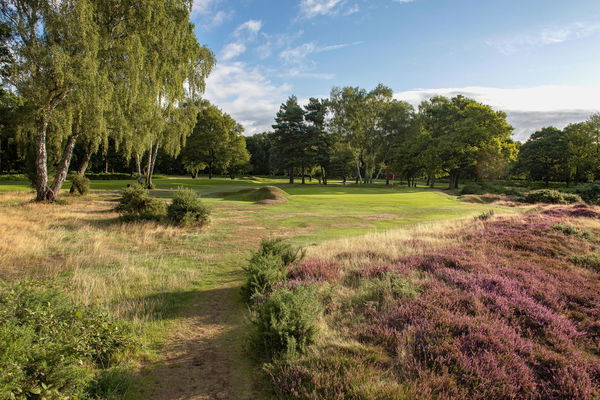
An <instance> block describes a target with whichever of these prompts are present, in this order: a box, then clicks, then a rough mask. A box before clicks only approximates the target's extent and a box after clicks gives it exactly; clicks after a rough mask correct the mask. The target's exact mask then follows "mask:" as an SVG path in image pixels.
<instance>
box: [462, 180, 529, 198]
mask: <svg viewBox="0 0 600 400" xmlns="http://www.w3.org/2000/svg"><path fill="white" fill-rule="evenodd" d="M460 194H461V195H466V194H478V195H481V194H503V195H506V196H522V195H523V194H522V193H521V192H519V191H518V190H516V189H511V188H506V187H504V186H502V185H500V184H494V183H488V182H471V183H467V184H466V185H465V186H463V188H462V189H461V190H460Z"/></svg>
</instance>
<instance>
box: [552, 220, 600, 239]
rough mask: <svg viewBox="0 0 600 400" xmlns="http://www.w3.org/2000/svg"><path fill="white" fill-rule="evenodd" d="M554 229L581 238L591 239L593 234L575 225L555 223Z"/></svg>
mask: <svg viewBox="0 0 600 400" xmlns="http://www.w3.org/2000/svg"><path fill="white" fill-rule="evenodd" d="M552 229H554V230H555V231H557V232H561V233H563V234H565V235H568V236H575V237H577V238H579V239H591V238H592V234H591V233H590V232H588V231H584V230H582V229H579V228H578V227H576V226H573V225H566V224H557V225H554V226H553V227H552Z"/></svg>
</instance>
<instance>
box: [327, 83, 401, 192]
mask: <svg viewBox="0 0 600 400" xmlns="http://www.w3.org/2000/svg"><path fill="white" fill-rule="evenodd" d="M392 95H393V93H392V90H391V89H389V88H388V87H385V86H383V85H378V86H377V87H376V88H375V89H373V90H372V91H370V92H367V91H366V90H364V89H361V88H357V87H355V88H353V87H345V88H333V89H332V91H331V95H330V108H331V110H332V119H331V123H330V126H331V128H332V130H333V132H334V133H337V134H339V135H341V137H343V138H344V140H346V141H347V143H348V145H349V147H350V148H351V149H352V151H353V152H354V160H355V166H356V172H357V181H359V182H364V183H369V182H371V181H372V180H373V177H374V174H375V172H376V169H377V167H378V165H379V164H380V163H381V162H382V160H383V158H385V154H387V149H386V143H385V140H384V138H385V136H386V132H385V131H384V130H383V129H382V120H383V118H384V115H385V111H386V109H387V106H388V105H389V104H390V103H391V102H392V101H393V99H392Z"/></svg>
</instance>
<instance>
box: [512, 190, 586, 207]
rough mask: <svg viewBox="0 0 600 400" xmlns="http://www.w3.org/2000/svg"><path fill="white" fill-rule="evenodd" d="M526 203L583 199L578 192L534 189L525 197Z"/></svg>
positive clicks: (555, 202)
mask: <svg viewBox="0 0 600 400" xmlns="http://www.w3.org/2000/svg"><path fill="white" fill-rule="evenodd" d="M524 201H525V202H526V203H549V204H573V203H581V202H582V201H583V200H582V199H581V197H579V196H578V195H576V194H570V193H562V192H559V191H558V190H553V189H541V190H534V191H531V192H529V193H527V195H526V196H525V198H524Z"/></svg>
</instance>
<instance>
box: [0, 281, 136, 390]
mask: <svg viewBox="0 0 600 400" xmlns="http://www.w3.org/2000/svg"><path fill="white" fill-rule="evenodd" d="M131 343H132V341H131V337H130V334H129V333H128V331H127V329H125V327H124V326H123V325H121V324H120V323H118V322H117V321H115V320H113V319H111V318H110V317H109V316H107V315H106V314H104V313H102V312H100V311H96V310H93V309H90V308H85V307H82V306H79V305H76V304H74V303H72V302H71V301H70V300H69V299H68V298H67V297H66V296H65V295H63V294H62V293H61V292H59V291H57V290H54V289H47V288H43V287H41V286H38V285H34V284H29V283H21V284H13V285H7V284H4V285H2V286H1V287H0V370H1V371H2V374H1V375H0V398H2V399H19V400H29V399H44V398H45V399H48V400H62V399H65V398H70V399H71V398H83V397H86V395H87V394H88V393H89V391H90V390H92V388H91V386H92V385H93V383H94V380H95V379H96V377H97V371H98V370H99V369H102V368H107V367H109V366H110V365H111V363H112V361H113V358H114V356H115V355H116V354H117V353H118V352H120V351H123V350H125V349H126V348H127V347H128V346H130V344H131Z"/></svg>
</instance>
